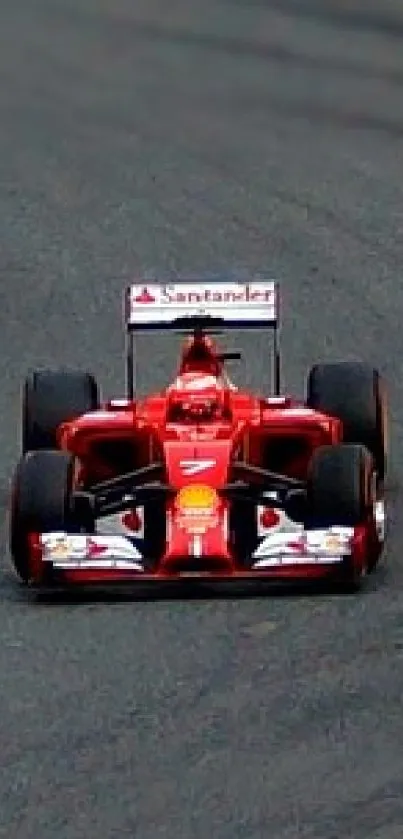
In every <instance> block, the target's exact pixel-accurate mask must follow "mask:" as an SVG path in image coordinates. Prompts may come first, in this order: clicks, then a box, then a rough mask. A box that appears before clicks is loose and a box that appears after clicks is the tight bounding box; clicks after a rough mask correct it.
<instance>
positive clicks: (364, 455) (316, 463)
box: [307, 443, 376, 589]
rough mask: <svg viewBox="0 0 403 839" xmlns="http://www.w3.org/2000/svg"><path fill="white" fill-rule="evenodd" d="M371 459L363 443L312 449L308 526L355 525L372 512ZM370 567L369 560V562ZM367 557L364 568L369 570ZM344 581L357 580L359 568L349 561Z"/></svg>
mask: <svg viewBox="0 0 403 839" xmlns="http://www.w3.org/2000/svg"><path fill="white" fill-rule="evenodd" d="M375 478H376V473H375V468H374V459H373V457H372V455H371V453H370V452H369V451H368V449H367V448H366V447H365V446H362V445H358V444H353V443H341V444H339V445H335V446H320V447H319V448H318V449H316V451H314V453H313V455H312V458H311V461H310V464H309V469H308V480H307V498H308V511H309V512H308V517H309V526H311V527H312V526H313V527H318V528H322V527H323V528H327V527H331V526H332V525H339V526H341V527H355V526H357V525H359V524H363V523H365V522H367V521H368V522H369V521H370V520H371V516H373V515H374V508H375V500H376V489H375ZM372 567H373V564H372ZM372 567H371V559H368V566H367V568H366V569H365V570H366V571H367V572H369V571H370V570H372ZM345 572H346V574H345V582H346V583H347V584H348V585H349V586H351V587H352V588H353V589H355V588H357V587H358V586H359V584H360V582H361V578H362V571H361V569H360V570H357V569H356V568H355V567H354V564H353V562H352V561H351V562H349V563H348V564H347V565H346V567H345Z"/></svg>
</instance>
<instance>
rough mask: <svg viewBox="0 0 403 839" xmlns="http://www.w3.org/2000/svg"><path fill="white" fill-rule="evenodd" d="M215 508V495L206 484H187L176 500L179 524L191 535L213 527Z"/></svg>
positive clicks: (216, 501)
mask: <svg viewBox="0 0 403 839" xmlns="http://www.w3.org/2000/svg"><path fill="white" fill-rule="evenodd" d="M217 506H218V496H217V493H216V491H215V489H213V488H212V487H210V486H207V484H188V485H187V486H185V487H182V489H180V490H179V493H178V495H177V498H176V508H177V510H178V513H179V520H180V524H181V525H182V526H183V527H185V528H186V529H187V530H188V531H189V532H193V533H203V532H204V531H205V530H207V528H209V527H212V526H214V524H215V523H216V511H217Z"/></svg>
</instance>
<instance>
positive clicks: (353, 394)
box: [307, 361, 388, 483]
mask: <svg viewBox="0 0 403 839" xmlns="http://www.w3.org/2000/svg"><path fill="white" fill-rule="evenodd" d="M307 405H308V407H310V408H313V409H315V410H317V411H321V412H323V413H325V414H329V415H331V416H335V417H338V418H339V419H340V420H341V421H342V423H343V426H344V437H343V440H344V442H345V443H361V444H362V445H363V446H366V448H367V449H368V450H369V451H370V452H371V454H372V455H373V458H374V461H375V466H376V471H377V477H378V481H379V482H380V483H383V481H384V479H385V473H386V468H387V446H388V428H387V402H386V391H385V385H384V382H383V380H382V378H381V376H380V374H379V373H378V371H377V370H375V369H374V368H373V367H371V366H370V365H369V364H365V363H364V362H359V361H341V362H336V363H332V364H317V365H315V366H314V367H313V368H312V369H311V371H310V373H309V376H308V383H307Z"/></svg>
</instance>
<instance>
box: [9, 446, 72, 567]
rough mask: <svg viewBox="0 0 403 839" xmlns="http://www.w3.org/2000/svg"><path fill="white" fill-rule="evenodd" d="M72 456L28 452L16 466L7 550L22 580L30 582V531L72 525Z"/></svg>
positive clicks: (64, 453) (53, 452) (67, 528)
mask: <svg viewBox="0 0 403 839" xmlns="http://www.w3.org/2000/svg"><path fill="white" fill-rule="evenodd" d="M73 479H74V457H73V456H72V455H70V454H68V453H66V452H61V451H46V450H42V451H37V452H28V453H27V454H25V455H23V456H22V457H21V458H20V461H19V463H18V465H17V468H16V471H15V474H14V478H13V483H12V493H11V509H10V531H9V539H10V553H11V557H12V560H13V564H14V567H15V570H16V572H17V574H18V575H19V577H20V578H21V579H22V580H23V582H25V583H27V582H28V581H29V576H30V569H29V545H28V535H29V533H32V532H33V533H37V532H42V531H46V530H54V531H57V530H66V531H69V529H71V528H72V526H73V522H72V517H71V514H70V497H71V491H72V487H73Z"/></svg>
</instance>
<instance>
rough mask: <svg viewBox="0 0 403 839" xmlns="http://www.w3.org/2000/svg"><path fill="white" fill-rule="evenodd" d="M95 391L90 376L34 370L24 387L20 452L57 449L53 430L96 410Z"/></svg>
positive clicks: (94, 384) (67, 371) (96, 388)
mask: <svg viewBox="0 0 403 839" xmlns="http://www.w3.org/2000/svg"><path fill="white" fill-rule="evenodd" d="M99 404H100V398H99V389H98V385H97V383H96V381H95V379H94V377H93V376H92V375H91V374H90V373H86V372H81V371H77V370H37V371H34V372H33V373H31V375H29V376H28V377H27V379H26V381H25V383H24V389H23V405H22V452H23V454H25V452H28V451H38V450H40V449H55V448H57V437H56V434H57V429H58V428H59V425H61V423H63V422H67V421H68V420H72V419H75V418H76V417H78V416H81V414H85V413H87V412H88V411H95V410H96V409H97V408H99Z"/></svg>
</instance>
